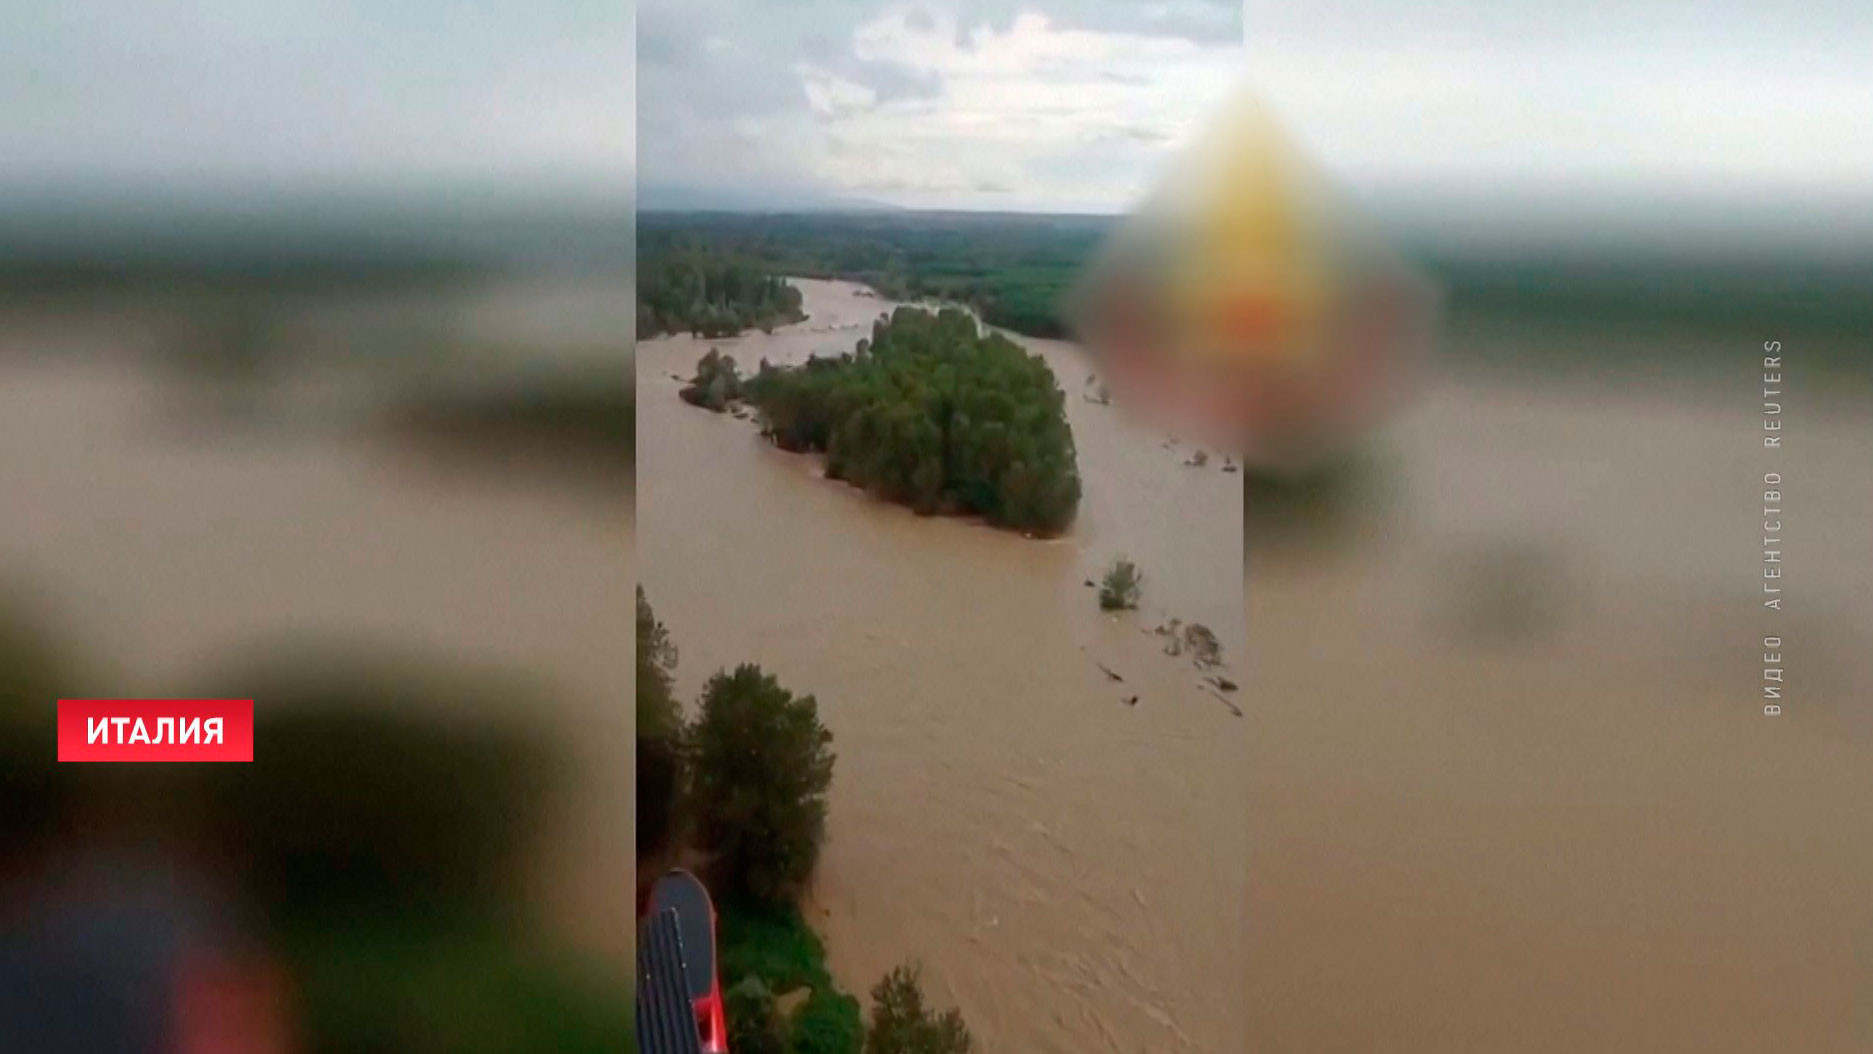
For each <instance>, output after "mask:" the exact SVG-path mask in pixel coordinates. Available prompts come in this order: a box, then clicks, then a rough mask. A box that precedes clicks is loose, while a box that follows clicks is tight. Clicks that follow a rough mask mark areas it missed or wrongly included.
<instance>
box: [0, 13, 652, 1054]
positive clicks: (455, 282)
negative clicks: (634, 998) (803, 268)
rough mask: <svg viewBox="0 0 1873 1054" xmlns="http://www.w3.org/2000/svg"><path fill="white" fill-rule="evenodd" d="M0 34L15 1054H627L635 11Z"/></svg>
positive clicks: (7, 839)
mask: <svg viewBox="0 0 1873 1054" xmlns="http://www.w3.org/2000/svg"><path fill="white" fill-rule="evenodd" d="M9 21H10V28H9V31H8V32H7V34H5V38H6V39H5V40H4V42H0V55H3V56H4V57H3V58H0V142H4V143H5V147H4V148H3V149H0V432H3V433H4V436H3V437H0V451H3V452H0V494H4V495H5V499H4V512H3V513H0V800H4V803H5V804H4V806H3V807H0V818H3V819H0V823H3V824H4V827H5V831H4V834H3V835H0V1037H4V1038H0V1047H5V1048H6V1049H8V1050H20V1051H39V1050H48V1051H49V1050H97V1051H103V1050H182V1051H187V1050H203V1049H237V1050H255V1051H270V1050H346V1051H365V1050H397V1051H418V1050H449V1051H474V1050H487V1051H521V1050H533V1049H538V1050H547V1049H551V1050H580V1049H588V1050H617V1049H621V1048H623V1047H624V1046H625V1044H627V1043H628V1042H629V1034H630V1027H629V1023H630V1017H629V1014H630V1008H629V1005H628V997H627V994H626V993H627V992H628V991H629V989H628V987H627V980H628V978H629V954H630V949H631V939H632V905H631V902H630V897H629V895H628V876H629V875H630V868H631V857H630V856H629V852H630V849H629V847H630V845H631V843H632V833H631V832H632V811H631V804H630V803H631V789H630V788H631V783H630V776H631V772H630V768H631V763H630V762H629V761H628V760H626V759H628V758H629V757H630V756H631V754H630V752H629V751H628V750H627V743H628V742H629V739H630V730H631V718H630V717H629V716H628V713H629V711H628V709H627V707H628V704H629V702H630V700H629V698H628V693H629V691H630V689H628V688H626V687H624V686H625V685H626V684H628V683H629V682H628V679H627V678H626V677H625V676H624V671H625V666H624V663H625V660H626V656H625V655H624V653H623V651H622V650H621V647H620V643H619V642H620V641H622V640H624V639H626V636H625V635H626V633H627V632H628V626H629V624H630V621H629V620H630V618H631V612H630V608H631V602H630V600H631V589H630V583H631V580H632V574H631V567H630V563H629V554H630V545H629V527H630V517H631V503H630V493H629V484H630V456H631V436H632V416H631V391H630V387H629V385H630V376H631V370H630V368H629V349H630V333H631V312H632V308H631V306H630V304H631V298H630V295H629V294H630V290H631V282H632V274H631V270H632V259H633V235H632V218H631V196H630V193H631V191H630V188H631V169H632V161H633V140H634V131H633V108H634V99H633V78H634V58H633V40H632V17H631V11H630V8H629V6H628V5H620V4H596V5H551V6H549V7H548V8H544V9H543V8H539V7H537V6H535V5H520V4H493V5H488V4H483V5H477V6H475V7H474V8H472V9H460V8H455V7H450V6H448V5H435V4H417V5H407V4H405V5H396V6H395V7H394V9H391V8H385V7H383V6H382V5H359V4H339V5H312V6H306V5H298V6H288V7H284V8H282V7H280V6H278V5H261V4H246V3H233V4H228V3H206V2H201V0H158V2H155V3H136V4H130V3H106V4H103V5H91V6H90V7H88V8H87V9H85V10H83V11H79V10H77V9H70V8H59V7H56V6H51V5H39V6H37V7H34V8H32V9H21V10H19V11H17V12H13V13H12V16H11V18H10V19H9ZM203 695H206V696H216V697H229V696H232V697H240V698H248V697H251V698H254V699H255V700H256V716H257V730H256V759H257V760H256V763H255V764H253V765H250V766H249V765H239V766H199V767H194V768H187V767H175V768H171V767H169V766H115V767H114V766H63V767H60V766H57V765H56V764H55V763H54V762H53V760H52V758H53V751H52V746H51V744H52V739H51V734H52V733H51V729H52V723H53V715H54V713H55V709H54V707H55V700H57V699H58V698H60V697H87V696H101V697H130V698H136V697H166V696H203Z"/></svg>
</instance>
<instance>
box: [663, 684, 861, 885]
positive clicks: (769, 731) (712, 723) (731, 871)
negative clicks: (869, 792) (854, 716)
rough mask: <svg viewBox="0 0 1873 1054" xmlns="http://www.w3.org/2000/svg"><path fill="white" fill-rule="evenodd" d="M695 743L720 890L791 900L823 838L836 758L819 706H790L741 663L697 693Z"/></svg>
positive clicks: (697, 786) (700, 802)
mask: <svg viewBox="0 0 1873 1054" xmlns="http://www.w3.org/2000/svg"><path fill="white" fill-rule="evenodd" d="M693 742H694V749H695V755H694V757H695V767H694V772H693V790H694V802H695V808H696V815H697V818H698V823H699V827H700V829H699V831H698V834H699V836H700V844H701V848H703V849H706V850H708V851H710V852H712V853H714V854H715V857H716V859H715V864H716V868H717V873H718V878H719V881H720V883H721V885H722V886H723V887H724V888H725V889H726V890H728V891H729V892H730V893H732V894H747V895H749V896H752V897H755V898H757V899H761V900H767V901H778V900H785V899H790V898H792V897H793V896H794V895H795V894H797V893H798V892H799V891H800V889H801V887H802V886H803V885H804V884H805V882H806V880H807V878H808V877H809V876H810V875H811V874H812V871H813V865H814V863H815V862H816V861H817V860H818V858H819V848H820V842H821V840H822V839H823V838H824V836H825V832H826V789H827V788H828V787H829V786H831V784H832V770H833V761H834V755H833V752H832V749H831V745H832V733H831V732H829V731H827V730H826V728H825V726H824V725H821V724H820V722H819V704H818V701H817V700H815V699H814V698H813V697H812V696H810V695H804V696H800V697H798V698H796V697H795V696H794V695H793V693H791V692H789V691H787V690H786V689H785V688H782V687H781V686H780V684H779V682H777V681H776V680H775V679H774V678H773V677H772V676H770V675H768V674H766V673H763V672H762V671H761V668H760V667H758V666H755V665H752V664H747V663H744V664H742V665H741V666H738V667H736V668H735V671H734V672H733V673H728V672H718V673H717V674H716V675H715V676H714V677H711V678H710V679H709V683H708V684H707V685H706V686H705V687H704V688H703V693H702V712H701V714H700V716H699V717H698V718H697V721H696V725H695V728H694V730H693Z"/></svg>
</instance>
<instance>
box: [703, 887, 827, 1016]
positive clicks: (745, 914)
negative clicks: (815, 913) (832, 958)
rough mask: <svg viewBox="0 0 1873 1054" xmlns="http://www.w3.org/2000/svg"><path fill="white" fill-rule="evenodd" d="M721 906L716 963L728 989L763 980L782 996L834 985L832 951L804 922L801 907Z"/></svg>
mask: <svg viewBox="0 0 1873 1054" xmlns="http://www.w3.org/2000/svg"><path fill="white" fill-rule="evenodd" d="M716 906H717V916H718V923H719V930H718V932H717V935H716V963H717V967H718V972H719V973H720V974H721V979H722V983H723V984H725V985H732V984H737V983H739V982H741V981H742V980H744V979H745V978H749V977H759V978H760V979H761V980H762V981H763V982H764V983H765V984H766V985H767V986H768V988H770V989H772V990H773V991H774V992H776V993H778V994H782V995H784V994H786V993H788V992H791V991H793V990H794V989H796V988H802V987H806V988H823V987H826V986H828V985H830V984H832V977H831V975H829V974H828V973H827V972H826V947H825V945H824V944H822V943H820V939H819V937H818V935H817V934H815V933H814V932H813V931H812V929H811V928H809V927H808V926H807V924H806V920H805V919H803V918H801V917H800V909H799V908H797V907H795V906H794V905H792V904H758V903H755V902H753V901H750V900H747V899H734V898H730V899H725V900H722V901H720V902H718V904H717V905H716Z"/></svg>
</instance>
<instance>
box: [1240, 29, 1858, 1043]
mask: <svg viewBox="0 0 1873 1054" xmlns="http://www.w3.org/2000/svg"><path fill="white" fill-rule="evenodd" d="M1247 32H1248V65H1249V73H1250V76H1251V78H1252V79H1253V80H1255V82H1256V83H1257V84H1258V86H1259V88H1260V90H1261V92H1262V95H1263V97H1264V98H1265V99H1266V100H1267V101H1268V103H1269V105H1270V106H1271V107H1272V108H1273V109H1274V110H1275V112H1277V113H1278V114H1279V115H1280V116H1281V118H1282V119H1283V120H1284V121H1285V122H1286V124H1287V125H1288V127H1289V128H1290V130H1291V131H1292V132H1293V133H1294V135H1295V137H1296V138H1297V139H1298V140H1299V141H1300V142H1302V143H1303V144H1304V145H1305V147H1306V148H1307V149H1308V151H1309V152H1310V153H1311V154H1312V156H1313V157H1314V158H1315V159H1316V160H1317V161H1318V162H1319V163H1320V164H1321V165H1322V167H1323V168H1324V169H1326V170H1327V171H1328V172H1330V173H1331V174H1332V175H1333V176H1334V177H1335V178H1336V179H1337V180H1339V181H1340V182H1341V184H1343V186H1344V187H1345V188H1346V189H1347V190H1348V192H1349V194H1350V196H1351V197H1352V198H1353V199H1355V200H1356V201H1358V202H1359V203H1360V206H1361V207H1362V208H1363V209H1364V210H1365V212H1366V213H1367V214H1368V215H1369V216H1370V217H1372V218H1373V219H1374V220H1376V221H1377V222H1378V223H1379V224H1380V225H1381V226H1382V227H1383V228H1384V229H1385V230H1386V231H1387V232H1388V234H1389V235H1390V237H1391V238H1392V240H1393V242H1394V244H1395V245H1397V246H1398V247H1399V248H1401V249H1402V250H1404V251H1405V252H1406V253H1407V254H1408V255H1409V256H1410V257H1412V258H1413V259H1414V260H1415V261H1416V262H1417V263H1418V264H1419V265H1420V266H1421V267H1422V268H1423V269H1424V271H1425V272H1426V273H1427V274H1428V275H1429V276H1430V277H1431V278H1433V279H1434V280H1436V281H1437V282H1439V283H1440V284H1441V286H1442V287H1443V289H1444V294H1445V305H1444V306H1445V317H1444V319H1443V325H1444V328H1443V334H1442V341H1441V345H1440V347H1439V349H1438V354H1437V357H1436V359H1435V361H1434V362H1433V363H1432V364H1431V365H1430V367H1429V368H1428V370H1427V371H1426V372H1425V373H1424V374H1423V375H1422V376H1421V377H1420V378H1419V380H1418V384H1417V388H1416V391H1415V392H1414V394H1413V397H1412V399H1411V400H1410V401H1409V403H1408V404H1407V405H1406V406H1405V407H1404V408H1403V409H1402V410H1401V411H1400V412H1399V413H1397V414H1396V415H1395V416H1394V417H1392V418H1391V419H1390V420H1389V421H1388V422H1386V423H1385V424H1384V425H1383V426H1382V427H1379V428H1377V429H1376V430H1374V431H1372V432H1371V433H1369V434H1367V435H1366V436H1364V437H1363V439H1362V440H1361V441H1360V442H1358V443H1356V444H1354V445H1353V446H1352V447H1351V448H1350V449H1348V450H1347V451H1346V452H1345V453H1344V455H1343V456H1342V457H1340V458H1338V459H1337V460H1336V461H1334V462H1333V463H1331V464H1327V465H1323V466H1320V467H1318V468H1317V469H1316V470H1315V471H1314V472H1312V473H1310V474H1308V475H1306V476H1304V477H1301V478H1286V479H1282V480H1275V479H1269V478H1259V477H1258V478H1251V479H1250V480H1249V482H1248V486H1247V490H1246V493H1245V506H1244V508H1245V522H1246V531H1247V534H1246V539H1245V542H1246V562H1247V577H1248V583H1247V587H1248V593H1247V596H1248V603H1249V620H1248V625H1249V641H1248V644H1249V649H1250V654H1251V655H1252V656H1253V657H1254V660H1253V663H1252V665H1253V666H1254V667H1255V668H1256V670H1257V671H1258V672H1257V673H1256V674H1255V675H1254V676H1253V677H1252V683H1253V685H1254V688H1255V692H1256V696H1255V698H1256V700H1257V705H1256V706H1255V708H1254V709H1253V710H1252V711H1251V716H1252V717H1253V718H1255V720H1254V722H1253V724H1252V726H1251V728H1250V729H1248V732H1249V734H1250V736H1251V745H1250V748H1249V749H1250V751H1251V755H1252V760H1251V764H1250V766H1249V770H1248V780H1249V800H1248V806H1249V809H1248V813H1247V823H1248V827H1249V833H1250V840H1249V845H1250V865H1249V868H1248V876H1247V900H1246V925H1247V929H1248V935H1249V936H1248V940H1247V948H1248V949H1249V950H1248V957H1247V965H1246V969H1247V977H1246V979H1245V986H1246V991H1247V992H1248V994H1249V1002H1248V1014H1249V1019H1248V1021H1247V1022H1246V1028H1247V1033H1248V1035H1249V1036H1250V1037H1251V1044H1250V1045H1251V1048H1252V1049H1255V1050H1267V1051H1290V1050H1345V1051H1355V1050H1357V1051H1440V1052H1447V1051H1501V1050H1517V1051H1577V1050H1607V1051H1613V1050H1619V1051H1626V1050H1632V1051H1638V1050H1700V1051H1719V1050H1722V1051H1767V1050H1811V1051H1853V1050H1861V1049H1865V1046H1866V1043H1867V1037H1868V1036H1870V1035H1873V1005H1869V1003H1868V1002H1867V1000H1866V999H1865V993H1866V992H1867V991H1869V990H1873V909H1869V907H1868V905H1867V901H1866V898H1865V897H1864V896H1863V894H1862V890H1863V889H1864V885H1865V879H1866V876H1867V875H1868V874H1873V838H1869V835H1873V711H1869V709H1868V708H1867V706H1866V702H1867V700H1868V698H1869V693H1870V691H1873V660H1869V658H1868V657H1867V652H1866V641H1867V639H1868V632H1869V630H1870V629H1873V600H1869V597H1873V562H1870V561H1869V559H1868V555H1867V554H1868V547H1867V542H1868V539H1869V535H1868V527H1867V524H1868V522H1869V518H1870V516H1873V476H1869V473H1868V471H1867V460H1866V458H1867V451H1869V450H1873V425H1869V421H1870V420H1873V414H1870V413H1869V411H1873V370H1869V365H1870V362H1869V357H1868V356H1869V352H1868V348H1867V343H1866V342H1867V334H1868V333H1869V330H1870V326H1869V323H1873V237H1870V235H1873V209H1869V200H1870V198H1869V194H1868V192H1867V184H1866V179H1865V176H1866V173H1867V172H1868V171H1869V166H1870V165H1873V140H1870V139H1869V137H1868V133H1867V129H1868V127H1869V124H1868V121H1867V117H1868V116H1869V115H1873V79H1870V78H1869V77H1868V75H1867V73H1866V70H1865V67H1864V64H1863V63H1860V62H1859V61H1858V59H1856V58H1855V56H1856V55H1861V54H1865V53H1866V51H1867V48H1868V45H1869V44H1870V43H1873V18H1869V16H1868V13H1867V12H1866V11H1865V10H1864V9H1862V8H1856V7H1852V6H1850V5H1845V4H1829V3H1815V4H1804V5H1800V9H1799V10H1796V9H1781V10H1770V9H1768V8H1763V7H1761V6H1759V5H1747V4H1718V5H1714V6H1713V5H1700V6H1698V7H1696V8H1691V7H1687V6H1684V5H1668V4H1648V5H1628V4H1599V3H1588V4H1584V5H1581V4H1576V5H1566V6H1564V7H1552V6H1542V5H1533V4H1522V3H1515V4H1497V5H1488V6H1486V7H1468V8H1462V9H1459V8H1456V7H1450V6H1442V7H1438V6H1432V7H1428V8H1427V7H1426V6H1425V5H1421V4H1402V3H1389V2H1385V0H1354V2H1349V3H1337V4H1329V5H1325V6H1324V7H1323V6H1321V5H1309V6H1308V7H1307V8H1305V9H1304V10H1303V9H1300V8H1285V7H1283V8H1277V7H1276V6H1275V5H1265V4H1259V3H1251V4H1250V5H1249V8H1248V17H1247ZM1766 341H1780V342H1781V346H1782V350H1781V352H1780V354H1781V355H1782V361H1783V363H1784V367H1785V368H1784V369H1783V370H1782V378H1783V383H1782V384H1781V386H1780V387H1781V389H1782V391H1783V393H1784V394H1783V395H1781V396H1779V397H1775V398H1773V399H1772V400H1771V401H1774V402H1779V403H1780V404H1781V406H1782V408H1783V414H1784V420H1785V422H1786V424H1785V426H1784V427H1785V431H1784V433H1783V434H1784V435H1785V436H1787V438H1786V439H1785V441H1784V448H1783V449H1782V450H1781V451H1779V452H1765V450H1764V449H1763V443H1762V436H1763V435H1764V432H1763V427H1762V416H1763V402H1764V395H1763V388H1764V384H1763V376H1762V375H1763V372H1764V371H1763V368H1762V363H1763V357H1764V352H1763V345H1764V343H1765V342H1766ZM1770 471H1775V472H1780V473H1781V474H1782V475H1783V477H1784V478H1785V480H1786V481H1787V486H1786V487H1784V488H1781V489H1783V490H1784V491H1785V496H1784V499H1783V501H1784V507H1785V509H1786V510H1787V511H1786V514H1785V515H1783V516H1780V517H1776V516H1771V517H1769V519H1772V520H1773V519H1782V520H1784V521H1786V522H1785V532H1784V537H1785V539H1786V540H1785V542H1784V543H1783V544H1781V545H1777V546H1770V548H1777V549H1782V550H1785V552H1784V553H1783V559H1784V560H1785V563H1784V565H1783V566H1784V567H1785V568H1786V571H1785V575H1786V579H1785V580H1784V582H1783V585H1784V588H1785V591H1784V593H1783V596H1784V597H1785V598H1786V599H1787V603H1786V604H1785V605H1784V610H1783V611H1781V612H1780V613H1777V612H1773V611H1765V610H1764V608H1763V607H1762V600H1763V599H1764V596H1763V593H1762V584H1763V580H1762V569H1763V563H1762V560H1763V553H1762V550H1763V549H1764V548H1765V546H1764V545H1763V543H1762V535H1763V532H1762V529H1761V528H1762V526H1763V521H1764V519H1765V517H1764V515H1763V493H1762V492H1763V491H1764V490H1765V487H1764V486H1763V484H1762V478H1763V474H1764V473H1765V472H1770ZM1768 635H1776V636H1780V637H1782V638H1783V639H1784V645H1783V647H1784V649H1785V651H1786V654H1785V655H1784V656H1783V663H1784V665H1785V666H1786V670H1787V680H1788V689H1787V691H1786V692H1785V709H1784V713H1783V715H1782V716H1780V717H1777V718H1765V717H1764V715H1763V711H1762V704H1763V698H1762V685H1763V678H1762V670H1763V666H1764V663H1763V659H1762V656H1763V651H1764V648H1763V647H1762V640H1763V638H1764V637H1765V636H1768ZM1790 700H1792V701H1790Z"/></svg>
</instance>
